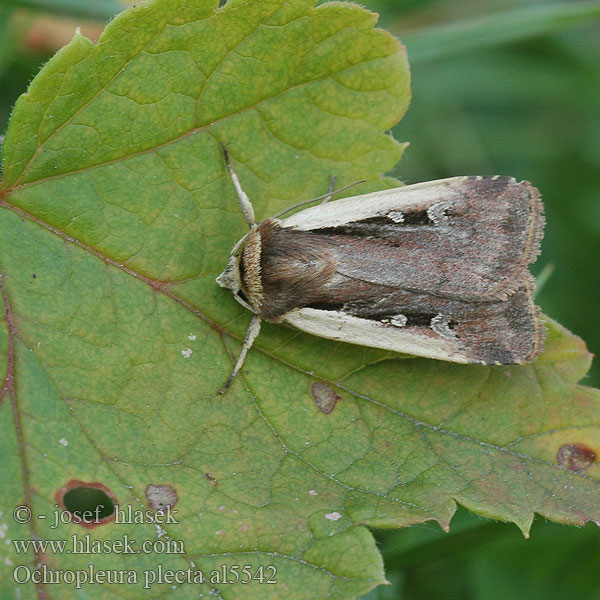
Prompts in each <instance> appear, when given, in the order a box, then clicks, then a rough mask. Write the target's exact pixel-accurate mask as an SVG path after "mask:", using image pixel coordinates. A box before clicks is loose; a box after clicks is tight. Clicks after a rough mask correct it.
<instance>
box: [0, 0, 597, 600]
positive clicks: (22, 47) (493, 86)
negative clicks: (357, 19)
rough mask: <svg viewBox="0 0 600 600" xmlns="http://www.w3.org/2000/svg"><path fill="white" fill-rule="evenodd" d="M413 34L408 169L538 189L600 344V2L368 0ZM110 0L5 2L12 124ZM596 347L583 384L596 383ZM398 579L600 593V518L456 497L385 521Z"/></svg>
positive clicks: (0, 48)
mask: <svg viewBox="0 0 600 600" xmlns="http://www.w3.org/2000/svg"><path fill="white" fill-rule="evenodd" d="M361 4H362V5H364V6H366V7H367V8H369V9H372V10H375V11H377V12H379V13H380V15H381V19H380V23H381V26H382V27H385V28H387V29H389V30H390V31H392V32H393V33H394V34H396V35H397V36H398V37H399V38H400V39H401V40H403V41H404V42H405V43H406V45H407V48H408V56H409V60H410V63H411V69H412V78H413V85H412V89H413V99H412V103H411V107H410V109H409V111H408V113H407V115H406V117H405V118H404V119H403V120H402V121H401V122H400V123H399V124H398V125H397V126H396V127H395V128H394V136H395V137H396V138H397V139H399V140H401V141H409V142H410V144H411V145H410V147H409V148H408V150H407V152H406V153H405V155H404V157H403V158H402V160H401V161H400V163H399V164H398V165H397V167H396V168H395V170H394V172H393V173H392V174H393V175H395V176H397V177H399V178H401V179H403V180H404V181H406V182H407V183H414V182H418V181H424V180H428V179H438V178H441V177H449V176H454V175H467V174H477V175H493V174H503V175H513V176H514V177H516V178H517V179H527V180H529V181H531V182H533V183H534V184H535V185H536V186H537V187H538V188H539V189H540V191H541V192H542V195H543V197H544V201H545V206H546V215H547V227H546V236H545V239H544V242H543V246H542V248H543V252H542V256H541V257H540V259H539V260H538V263H537V264H536V265H535V268H534V273H535V274H536V275H540V273H542V277H541V278H540V279H543V280H544V283H543V285H542V287H541V291H540V292H539V295H538V302H539V304H540V306H541V307H542V308H543V310H544V312H545V313H546V314H548V315H549V316H551V317H553V318H555V319H557V320H558V321H559V322H560V323H562V324H563V325H564V326H566V327H567V328H569V329H570V330H571V331H573V332H574V333H576V334H578V335H579V336H581V337H582V338H584V339H585V340H586V342H587V344H588V347H589V348H590V350H591V351H592V352H594V353H595V354H599V353H600V319H599V318H598V316H597V312H596V311H597V309H598V305H599V301H598V298H600V21H599V18H600V2H599V1H589V0H588V1H585V2H546V1H543V0H362V1H361ZM117 7H118V5H116V4H115V2H113V0H11V1H9V0H0V131H4V130H5V128H6V124H7V122H8V118H9V115H10V110H11V107H12V105H13V104H14V102H15V100H16V98H17V96H18V95H19V94H21V93H22V92H24V91H25V89H26V88H27V85H28V83H29V82H30V81H31V79H32V78H33V76H34V75H35V74H36V72H37V71H38V70H39V68H40V66H41V65H42V64H43V63H44V62H45V61H46V60H47V59H48V57H49V56H50V55H51V54H52V53H53V51H55V50H56V49H58V48H59V47H60V46H61V45H62V44H64V43H66V42H68V40H69V39H70V37H71V36H72V34H73V31H74V28H75V27H76V26H78V25H80V26H82V29H83V33H84V34H86V35H89V36H90V37H92V38H94V37H97V35H98V34H99V32H100V31H101V27H102V23H103V21H105V20H106V19H108V18H109V17H110V15H111V14H114V12H116V10H117ZM599 362H600V361H598V360H596V361H595V363H594V365H593V367H592V371H591V372H590V375H589V376H587V377H586V378H585V380H584V382H583V383H585V384H587V385H594V386H600V365H599ZM376 536H377V539H378V542H379V546H380V549H381V552H382V554H383V557H384V561H385V564H386V573H387V577H388V580H389V581H390V583H391V585H390V586H389V587H381V588H379V589H377V590H374V591H373V592H372V593H371V594H369V595H368V596H366V597H365V598H368V599H369V600H375V599H379V600H391V599H394V600H400V599H406V600H429V599H432V600H436V599H440V600H441V599H443V600H449V599H452V600H453V599H457V600H458V599H460V600H470V599H477V600H496V599H498V600H521V599H523V600H525V599H527V600H537V599H540V600H541V599H544V600H573V599H576V600H579V599H584V600H600V533H599V532H598V529H597V526H596V525H594V524H588V525H587V526H586V527H585V528H583V529H575V528H568V527H563V526H560V525H556V524H552V523H548V522H546V521H544V520H543V519H541V518H537V519H536V522H535V523H534V527H533V530H532V533H531V539H530V540H527V541H526V540H524V539H523V537H522V536H521V534H520V533H519V532H518V530H517V528H516V527H515V526H514V525H507V524H502V523H496V522H493V521H490V520H487V519H482V518H479V517H476V516H473V515H471V514H469V513H468V512H467V511H466V510H464V509H460V510H459V512H458V514H457V516H456V518H455V520H454V521H453V523H452V531H451V533H450V534H445V533H442V532H441V531H440V529H439V528H438V527H437V526H436V525H434V524H426V525H423V526H419V527H413V528H410V529H406V530H402V531H386V532H376Z"/></svg>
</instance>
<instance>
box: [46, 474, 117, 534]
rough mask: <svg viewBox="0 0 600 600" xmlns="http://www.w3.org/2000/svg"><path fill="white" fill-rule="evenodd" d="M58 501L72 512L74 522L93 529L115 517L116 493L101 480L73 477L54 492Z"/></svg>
mask: <svg viewBox="0 0 600 600" xmlns="http://www.w3.org/2000/svg"><path fill="white" fill-rule="evenodd" d="M54 499H55V500H56V503H57V504H58V505H59V506H60V508H61V509H62V510H64V511H65V512H67V513H70V515H71V519H72V521H73V523H78V524H79V525H81V526H82V527H85V528H86V529H93V528H94V527H98V526H100V525H105V524H106V523H110V522H111V521H114V519H115V504H118V501H117V499H116V497H115V495H114V494H113V493H112V492H111V491H110V489H109V488H108V487H106V486H105V485H104V484H103V483H100V482H99V481H91V482H85V481H79V480H77V479H71V480H70V481H69V482H68V483H67V484H66V485H64V486H63V487H61V488H59V489H58V490H57V491H56V493H55V494H54Z"/></svg>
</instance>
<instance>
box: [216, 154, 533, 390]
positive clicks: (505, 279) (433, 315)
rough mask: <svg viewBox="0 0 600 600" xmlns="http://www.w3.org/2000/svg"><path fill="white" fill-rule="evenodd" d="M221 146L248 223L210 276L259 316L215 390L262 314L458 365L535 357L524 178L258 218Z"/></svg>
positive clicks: (449, 183)
mask: <svg viewBox="0 0 600 600" xmlns="http://www.w3.org/2000/svg"><path fill="white" fill-rule="evenodd" d="M223 152H224V156H225V162H226V165H227V168H228V170H229V174H230V176H231V179H232V181H233V184H234V187H235V189H236V191H237V195H238V198H239V203H240V207H241V210H242V213H243V215H244V217H245V219H246V221H247V223H248V225H249V227H250V230H249V231H248V233H247V234H246V235H244V236H243V237H242V238H241V239H240V240H239V241H238V242H237V243H236V244H235V246H234V247H233V249H232V250H231V253H230V256H229V260H228V263H227V267H226V268H225V270H224V271H223V272H222V273H221V274H220V275H219V277H218V278H217V283H218V284H219V285H220V286H221V287H224V288H228V289H229V290H231V292H232V293H233V296H234V298H235V299H236V300H237V301H238V302H239V303H240V304H242V305H243V306H245V307H246V308H247V309H248V310H250V311H252V312H253V313H254V315H253V317H252V320H251V321H250V325H249V327H248V330H247V332H246V337H245V339H244V343H243V347H242V350H241V352H240V356H239V358H238V360H237V363H236V365H235V367H234V369H233V372H232V373H231V376H230V377H229V380H228V381H227V383H226V385H225V387H224V388H223V390H221V391H222V392H224V391H225V390H226V389H227V388H228V387H229V385H230V384H231V382H232V380H233V378H234V377H235V375H236V374H237V373H238V371H239V370H240V368H241V367H242V365H243V363H244V360H245V357H246V354H247V353H248V350H249V349H250V348H251V346H252V344H253V342H254V340H255V339H256V337H257V336H258V334H259V331H260V323H261V320H265V321H270V322H274V323H288V324H290V325H292V326H294V327H296V328H298V329H300V330H302V331H306V332H308V333H311V334H313V335H317V336H320V337H324V338H329V339H333V340H339V341H343V342H349V343H352V344H359V345H362V346H371V347H374V348H383V349H386V350H393V351H396V352H399V353H406V354H413V355H417V356H424V357H428V358H434V359H440V360H445V361H451V362H457V363H479V364H485V365H498V364H520V363H527V362H530V361H532V360H534V359H535V358H536V357H537V356H538V355H539V354H540V352H541V351H542V349H543V341H544V329H543V325H542V323H541V322H540V318H539V315H540V313H539V309H538V307H537V306H536V305H535V303H534V298H533V289H534V281H533V279H532V277H531V275H530V273H529V270H528V265H529V264H530V263H532V262H534V261H535V259H536V257H537V255H538V254H539V247H540V241H541V239H542V236H543V228H544V216H543V207H542V203H541V199H540V194H539V192H538V191H537V189H536V188H535V187H533V186H532V185H531V184H530V183H528V182H527V181H522V182H517V181H516V180H515V179H513V178H512V177H504V176H494V177H472V176H470V177H452V178H449V179H440V180H436V181H428V182H425V183H417V184H415V185H406V186H403V187H397V188H393V189H387V190H383V191H380V192H374V193H370V194H364V195H360V196H354V197H350V198H345V199H341V200H334V201H328V200H329V197H330V196H327V197H326V198H325V200H324V203H322V204H319V205H316V206H312V207H310V208H305V209H304V210H301V211H299V212H296V213H294V214H292V215H291V216H288V217H285V218H281V217H282V215H283V214H285V212H288V211H289V210H291V209H288V210H286V211H284V213H279V214H278V215H276V216H274V217H271V218H269V219H265V220H264V221H261V222H258V223H257V222H256V221H255V218H254V210H253V207H252V203H251V202H250V200H249V198H248V196H247V195H246V193H245V192H244V190H243V189H242V187H241V185H240V182H239V179H238V177H237V175H236V173H235V171H234V169H233V167H232V165H231V162H230V161H229V157H228V155H227V151H226V149H225V148H224V147H223ZM330 191H331V188H330ZM338 191H340V190H338ZM317 200H319V199H317ZM297 206H298V205H296V206H294V207H291V208H296V207H297Z"/></svg>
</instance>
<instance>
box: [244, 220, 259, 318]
mask: <svg viewBox="0 0 600 600" xmlns="http://www.w3.org/2000/svg"><path fill="white" fill-rule="evenodd" d="M261 246H262V240H261V236H260V233H259V232H258V230H257V229H253V230H252V231H250V233H249V234H248V237H247V238H246V243H245V244H244V249H243V250H242V255H241V257H240V279H241V281H242V289H243V291H244V293H245V294H246V297H247V298H248V302H249V304H250V306H252V308H253V309H254V310H255V311H256V312H260V307H261V305H262V302H263V287H262V282H261V274H260V255H261Z"/></svg>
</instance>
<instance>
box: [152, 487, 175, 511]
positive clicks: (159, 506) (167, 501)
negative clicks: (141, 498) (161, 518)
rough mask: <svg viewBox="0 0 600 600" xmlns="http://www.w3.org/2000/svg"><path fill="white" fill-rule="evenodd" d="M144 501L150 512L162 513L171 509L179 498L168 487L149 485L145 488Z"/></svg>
mask: <svg viewBox="0 0 600 600" xmlns="http://www.w3.org/2000/svg"><path fill="white" fill-rule="evenodd" d="M146 499H147V500H148V504H149V505H150V508H151V509H152V510H155V511H157V512H158V511H160V512H163V511H165V510H168V509H171V508H173V507H174V506H175V505H176V504H177V500H178V499H179V498H178V497H177V492H176V491H175V490H174V489H173V488H172V487H171V486H170V485H152V484H149V485H147V486H146Z"/></svg>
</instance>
